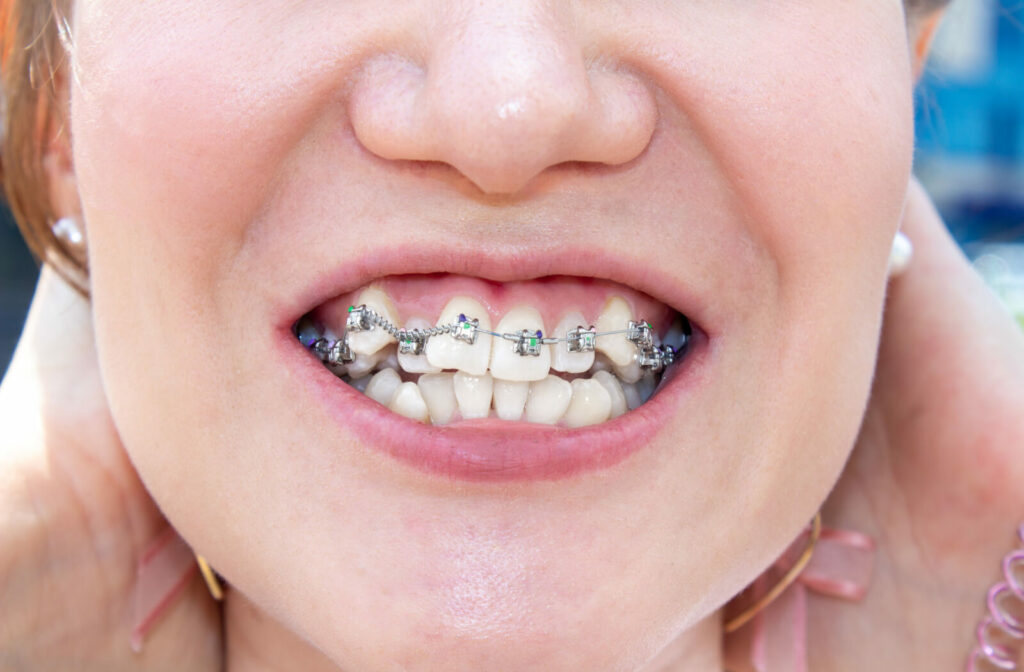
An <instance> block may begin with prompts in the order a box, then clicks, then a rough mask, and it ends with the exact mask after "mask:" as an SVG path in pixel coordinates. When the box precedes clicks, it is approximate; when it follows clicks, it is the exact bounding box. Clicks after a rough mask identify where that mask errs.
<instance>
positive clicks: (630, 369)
mask: <svg viewBox="0 0 1024 672" xmlns="http://www.w3.org/2000/svg"><path fill="white" fill-rule="evenodd" d="M644 373H645V372H644V370H643V369H642V368H640V362H639V361H637V358H636V357H633V359H632V360H630V362H629V364H626V365H625V366H619V365H615V375H616V376H618V377H619V378H621V379H622V382H624V383H635V382H637V381H638V380H640V379H641V378H643V375H644Z"/></svg>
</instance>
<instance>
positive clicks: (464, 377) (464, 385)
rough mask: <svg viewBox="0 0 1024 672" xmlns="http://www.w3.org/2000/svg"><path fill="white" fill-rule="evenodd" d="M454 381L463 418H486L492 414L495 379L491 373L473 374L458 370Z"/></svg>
mask: <svg viewBox="0 0 1024 672" xmlns="http://www.w3.org/2000/svg"><path fill="white" fill-rule="evenodd" d="M452 382H453V385H454V387H455V398H456V399H457V400H458V402H459V412H460V413H461V414H462V419H463V420H471V419H473V418H486V417H487V416H489V415H490V414H491V394H492V393H493V391H494V379H493V378H492V377H491V374H489V373H485V374H484V375H482V376H473V375H470V374H468V373H464V372H462V371H458V372H456V374H455V376H454V378H453V379H452Z"/></svg>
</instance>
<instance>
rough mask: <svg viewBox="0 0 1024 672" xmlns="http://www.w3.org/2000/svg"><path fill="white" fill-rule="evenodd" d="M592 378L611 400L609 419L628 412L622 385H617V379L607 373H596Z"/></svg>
mask: <svg viewBox="0 0 1024 672" xmlns="http://www.w3.org/2000/svg"><path fill="white" fill-rule="evenodd" d="M592 378H593V380H596V381H597V382H599V383H601V386H602V387H604V389H605V391H606V392H608V396H609V397H610V400H611V413H610V414H609V417H610V418H617V417H619V416H620V415H622V414H624V413H625V412H626V411H628V410H629V405H628V404H627V403H626V394H625V393H624V392H623V390H622V384H621V383H619V379H618V378H616V377H615V376H613V375H612V374H610V373H608V372H607V371H598V372H596V373H595V374H594V375H593V377H592Z"/></svg>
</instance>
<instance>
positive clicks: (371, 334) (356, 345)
mask: <svg viewBox="0 0 1024 672" xmlns="http://www.w3.org/2000/svg"><path fill="white" fill-rule="evenodd" d="M364 304H365V305H366V307H367V308H373V310H374V311H376V313H377V314H378V315H380V316H381V317H383V318H384V319H385V320H387V321H388V322H390V323H391V324H398V311H396V310H395V304H393V303H391V297H389V296H388V295H387V294H385V293H384V291H383V290H381V289H380V288H378V287H367V288H366V289H364V290H363V291H362V292H360V294H359V298H358V299H356V305H357V306H360V305H364ZM394 342H395V339H393V338H392V337H391V335H390V334H389V333H388V332H386V331H384V330H383V329H382V328H380V327H376V326H375V327H374V328H373V329H370V330H369V331H354V332H351V333H349V335H348V344H349V347H350V348H352V352H354V353H356V354H361V355H372V354H373V353H375V352H377V351H378V350H380V349H381V348H383V347H384V346H385V345H387V344H388V343H394Z"/></svg>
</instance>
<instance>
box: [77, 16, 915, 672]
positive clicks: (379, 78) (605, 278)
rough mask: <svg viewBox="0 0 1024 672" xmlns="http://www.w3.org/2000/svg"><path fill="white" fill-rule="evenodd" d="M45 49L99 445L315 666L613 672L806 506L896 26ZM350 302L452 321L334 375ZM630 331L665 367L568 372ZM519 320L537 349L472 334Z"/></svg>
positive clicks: (158, 39)
mask: <svg viewBox="0 0 1024 672" xmlns="http://www.w3.org/2000/svg"><path fill="white" fill-rule="evenodd" d="M69 22H70V27H71V37H72V41H73V48H72V51H71V59H70V61H69V64H68V65H69V69H68V73H69V75H68V80H69V83H70V117H69V130H70V138H71V148H72V158H73V163H74V171H75V175H76V178H77V188H78V193H79V195H80V198H81V207H82V215H83V221H84V225H85V228H86V230H87V235H88V241H89V265H90V282H91V285H90V291H91V298H92V305H93V308H94V316H95V327H96V334H97V345H98V350H99V358H100V366H101V371H102V374H103V381H104V385H105V390H106V393H107V396H108V398H109V401H110V405H111V411H112V413H113V417H114V420H115V422H116V425H117V429H118V431H119V433H120V435H121V437H122V439H123V441H124V444H125V446H126V449H127V451H128V453H129V455H130V457H131V459H132V461H133V463H134V465H135V466H136V468H137V470H138V472H139V474H140V476H141V477H142V480H143V482H144V483H145V485H146V487H147V489H148V490H149V491H150V492H151V493H152V495H153V498H154V499H155V500H156V502H157V503H158V504H159V506H160V507H161V509H162V510H163V512H164V513H165V515H166V516H167V518H168V520H169V521H170V522H171V523H172V524H173V525H174V527H175V528H177V530H179V531H180V533H181V535H182V536H183V537H184V538H185V539H186V540H187V541H188V543H189V544H190V545H191V546H192V547H193V548H194V549H196V551H197V552H199V553H202V554H203V555H204V556H205V557H206V558H207V559H208V560H209V561H210V563H211V564H212V565H213V566H214V567H215V568H216V569H217V571H218V572H219V573H220V574H222V575H223V577H224V578H225V579H226V581H227V582H228V583H229V584H230V585H231V586H232V587H233V589H235V590H237V591H238V592H239V593H241V594H244V595H245V596H246V598H248V600H250V601H251V602H252V603H253V604H254V605H256V606H257V607H258V608H259V609H260V610H261V611H263V612H265V613H266V615H267V616H269V617H270V618H271V619H272V620H274V621H277V622H279V623H281V624H283V625H284V626H286V627H287V628H289V629H290V630H292V631H294V632H295V633H296V634H297V635H298V636H299V637H300V638H302V639H303V640H306V641H307V642H309V644H311V645H312V646H313V647H315V648H316V649H319V650H320V651H321V652H323V654H324V655H325V656H326V657H327V658H328V659H330V660H331V661H333V663H335V664H336V665H337V666H338V667H340V668H341V669H344V670H360V671H376V670H396V669H403V670H434V669H444V670H479V669H495V670H499V669H500V670H527V669H545V670H632V669H638V668H640V667H641V666H642V665H644V663H645V662H646V661H649V660H651V659H653V658H654V657H656V656H657V655H658V654H659V652H661V651H662V650H664V649H665V648H666V647H667V646H669V645H670V643H671V642H673V640H676V639H677V638H679V637H684V636H685V633H686V632H688V631H693V629H695V628H698V627H701V624H702V622H705V621H709V620H711V619H714V618H716V612H717V610H718V609H719V608H720V607H721V606H722V605H723V604H724V603H725V602H727V601H728V600H729V598H730V597H732V596H733V595H735V594H736V593H737V592H738V591H740V590H741V589H742V588H743V587H744V586H746V585H747V584H748V583H750V582H751V581H752V580H753V579H754V578H755V577H756V576H757V575H758V574H759V573H760V572H761V571H762V570H763V569H764V567H765V566H766V565H768V564H769V563H770V562H771V561H772V560H773V559H774V558H776V557H777V556H778V554H779V553H780V552H781V551H782V550H783V549H785V548H786V546H787V545H788V544H789V543H790V542H791V541H792V540H793V538H794V537H795V536H796V535H797V534H798V533H799V531H800V530H801V529H802V528H803V527H804V526H805V525H806V524H807V522H808V521H809V520H810V519H811V517H812V516H813V515H814V513H815V512H816V511H817V510H818V509H819V507H820V506H821V503H822V501H823V500H824V498H825V497H826V495H827V494H828V493H829V491H830V489H831V488H832V486H833V484H834V483H835V481H836V479H837V478H838V476H839V474H840V472H841V470H842V468H843V465H844V463H845V461H846V459H847V457H848V455H849V453H850V450H851V449H852V447H853V442H854V439H855V437H856V435H857V431H858V427H859V424H860V421H861V417H862V414H863V411H864V407H865V403H866V400H867V397H868V392H869V387H870V383H871V376H872V370H873V364H874V358H875V355H876V350H877V345H878V337H879V329H880V324H881V315H882V304H883V299H884V297H885V291H886V270H887V262H888V258H889V250H890V248H891V246H892V240H893V236H894V234H895V232H896V231H897V229H898V227H899V223H900V218H901V213H902V208H903V203H904V199H905V196H906V192H907V183H908V179H909V175H910V167H911V158H912V146H913V133H912V130H913V129H912V125H913V115H912V97H911V94H912V88H913V71H912V64H911V55H910V53H911V52H910V48H909V47H908V27H907V20H906V17H905V9H904V6H903V4H902V3H901V2H900V0H853V1H850V2H831V1H824V0H823V1H821V2H804V1H797V0H781V1H774V2H766V1H763V0H753V1H748V2H731V1H729V0H715V1H713V2H709V1H706V0H705V1H680V0H672V1H668V0H658V1H647V0H619V1H608V2H570V1H565V2H554V1H545V2H541V1H537V2H534V1H527V0H520V1H508V0H506V1H495V2H481V1H474V2H470V1H468V0H466V1H464V0H450V1H448V2H429V1H426V0H423V1H420V0H401V1H398V0H395V1H388V0H372V1H370V0H353V1H350V2H325V1H313V2H301V3H297V2H292V1H290V0H257V1H255V2H254V1H252V0H247V1H245V2H241V1H236V0H216V1H215V2H214V1H206V2H203V1H199V2H196V1H195V0H188V1H186V0H164V1H163V2H159V3H150V2H138V1H137V0H83V1H81V2H78V3H76V4H75V6H74V8H73V12H72V16H71V17H69ZM364 290H368V291H365V292H364ZM363 304H366V305H367V306H369V307H371V308H373V309H374V311H375V314H377V315H381V316H383V319H386V320H388V322H389V323H390V324H394V325H395V326H396V327H397V328H406V327H407V328H409V329H414V328H427V327H434V326H435V325H440V326H441V327H445V329H442V330H441V331H440V333H436V334H434V335H431V336H430V337H429V338H426V339H425V346H424V351H425V352H424V354H419V355H417V354H414V353H415V349H412V350H408V351H406V352H403V353H402V354H401V355H398V354H397V352H396V348H397V344H396V340H395V338H393V337H392V336H391V335H389V334H388V333H387V331H386V330H385V328H384V327H382V326H380V325H376V326H374V325H372V324H371V325H370V326H372V327H373V328H372V329H369V330H367V331H366V332H357V331H355V329H351V328H350V329H348V332H349V336H350V337H351V338H350V340H349V344H350V345H351V347H352V349H353V352H352V355H353V360H354V361H351V362H343V363H344V365H343V366H332V365H330V363H325V362H323V361H321V359H322V357H319V356H318V355H317V353H316V351H315V348H312V349H311V347H310V346H311V344H312V343H313V341H314V340H315V339H316V338H319V337H323V338H326V339H328V340H329V341H331V342H333V339H336V338H339V337H341V336H342V335H343V334H345V333H346V323H347V320H348V315H349V313H348V308H349V306H353V305H354V306H357V307H358V306H360V305H363ZM460 314H461V315H462V316H464V317H465V320H464V321H462V322H460V321H459V317H458V316H459V315H460ZM357 316H358V312H357ZM473 319H477V320H479V321H480V322H479V323H478V327H479V330H477V331H472V330H471V331H470V333H469V334H463V333H461V332H460V330H461V329H462V327H461V326H459V325H465V324H469V323H470V321H471V320H473ZM631 321H633V322H637V323H638V324H639V325H640V326H646V323H649V324H650V330H651V332H653V333H652V339H651V340H652V343H653V345H651V346H644V345H643V344H642V343H640V341H642V339H636V340H630V338H629V336H630V335H629V334H624V333H615V334H611V335H606V336H600V337H598V338H597V339H595V340H596V346H595V349H594V352H587V348H581V349H582V350H583V352H569V349H568V347H567V344H566V343H565V342H564V337H565V336H566V335H567V333H568V332H569V330H572V329H573V328H575V327H578V326H582V327H589V326H590V325H594V326H595V328H596V329H597V331H598V332H608V331H612V332H615V331H625V330H627V328H628V326H629V322H631ZM687 324H689V326H690V331H691V334H690V336H689V337H687V336H686V334H685V332H686V325H687ZM452 325H454V326H452ZM634 326H636V325H634ZM523 330H527V332H528V334H527V336H524V339H525V341H526V342H527V344H528V345H529V339H530V338H533V337H534V336H535V335H536V332H537V331H540V332H542V335H541V337H540V340H539V342H538V344H537V345H538V346H539V348H540V350H539V354H536V355H535V354H531V353H525V354H520V353H519V352H517V348H520V347H523V341H517V340H515V339H514V338H511V337H510V338H509V339H506V338H504V337H502V336H500V335H497V336H496V335H494V334H515V335H518V334H520V333H522V331H523ZM488 331H489V332H493V333H486V332H488ZM451 332H454V333H451ZM460 337H462V339H461V340H460ZM560 337H561V338H563V340H562V341H560V342H545V341H544V338H560ZM469 341H473V342H472V343H470V342H469ZM414 345H415V344H414ZM668 345H671V346H676V347H677V350H678V352H677V354H676V356H675V358H674V361H673V362H671V363H669V360H668V358H665V357H663V356H662V355H664V354H665V353H666V352H668V350H667V348H664V349H662V348H660V347H656V346H668ZM683 346H685V347H683ZM640 355H647V356H653V358H654V359H655V360H660V364H656V365H651V366H649V367H648V368H642V367H640V366H639V364H638V362H639V359H640ZM666 364H667V366H666ZM659 366H661V367H662V368H660V369H659ZM381 370H389V371H391V372H392V373H387V374H383V375H377V373H378V372H379V371H381ZM371 376H373V378H372V379H371ZM396 386H397V387H396ZM375 399H381V400H383V401H384V402H385V403H383V404H382V403H378V401H376V400H375ZM714 627H717V628H719V629H720V623H718V622H717V621H715V626H714ZM583 642H586V645H585V646H584V645H581V643H583ZM381 661H388V662H381Z"/></svg>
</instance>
